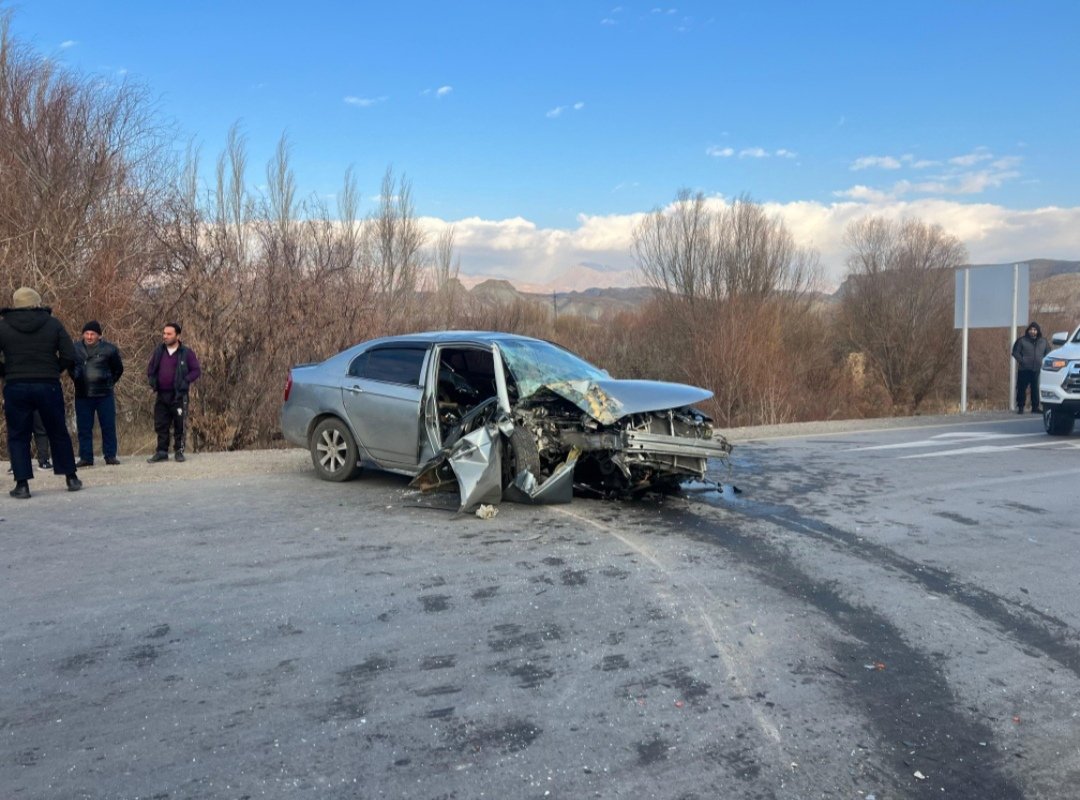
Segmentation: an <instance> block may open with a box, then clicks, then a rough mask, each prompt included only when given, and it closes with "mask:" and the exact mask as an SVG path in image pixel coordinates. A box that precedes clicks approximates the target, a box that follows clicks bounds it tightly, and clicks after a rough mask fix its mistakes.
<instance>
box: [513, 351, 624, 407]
mask: <svg viewBox="0 0 1080 800" xmlns="http://www.w3.org/2000/svg"><path fill="white" fill-rule="evenodd" d="M499 350H500V351H502V357H503V362H504V363H505V364H506V367H507V369H509V370H510V374H511V375H513V376H514V380H515V381H517V385H518V396H519V397H522V398H524V397H528V396H529V395H531V394H533V393H534V392H535V391H536V390H537V389H539V388H540V387H541V386H543V385H544V384H547V383H557V382H558V381H575V380H600V379H602V378H606V377H608V376H607V374H606V373H605V372H604V371H603V370H601V369H600V368H599V367H594V366H593V365H592V364H590V363H589V362H588V361H584V360H582V359H580V358H578V357H577V356H575V355H574V354H573V353H571V352H570V351H569V350H563V349H562V348H561V347H558V346H556V345H553V344H550V343H549V342H539V341H528V340H521V339H511V340H509V341H503V342H499Z"/></svg>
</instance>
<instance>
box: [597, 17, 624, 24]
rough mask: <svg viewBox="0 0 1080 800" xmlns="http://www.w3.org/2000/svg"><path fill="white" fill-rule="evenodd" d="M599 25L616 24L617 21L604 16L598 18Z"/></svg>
mask: <svg viewBox="0 0 1080 800" xmlns="http://www.w3.org/2000/svg"><path fill="white" fill-rule="evenodd" d="M600 24H601V25H618V24H619V23H618V22H616V21H615V20H613V19H612V18H611V17H604V18H603V19H602V20H600Z"/></svg>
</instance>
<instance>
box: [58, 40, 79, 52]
mask: <svg viewBox="0 0 1080 800" xmlns="http://www.w3.org/2000/svg"><path fill="white" fill-rule="evenodd" d="M77 44H78V42H77V41H75V40H74V39H68V40H67V41H64V42H60V49H61V50H69V49H71V48H72V47H74V46H75V45H77Z"/></svg>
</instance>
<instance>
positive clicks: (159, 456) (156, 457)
mask: <svg viewBox="0 0 1080 800" xmlns="http://www.w3.org/2000/svg"><path fill="white" fill-rule="evenodd" d="M168 460H169V454H168V453H163V452H162V451H161V450H158V451H157V452H156V453H154V454H153V455H152V456H150V458H148V459H146V463H147V464H156V463H157V462H159V461H168Z"/></svg>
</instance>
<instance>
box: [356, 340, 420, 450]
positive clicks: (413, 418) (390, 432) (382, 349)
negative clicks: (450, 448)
mask: <svg viewBox="0 0 1080 800" xmlns="http://www.w3.org/2000/svg"><path fill="white" fill-rule="evenodd" d="M429 350H430V346H429V345H427V344H423V343H412V342H409V343H403V344H384V345H379V346H376V347H373V348H371V349H369V350H365V351H364V352H363V353H361V354H360V355H358V356H357V357H356V358H354V359H353V361H352V363H351V364H350V365H349V374H348V376H347V377H346V379H345V384H344V386H343V387H342V403H343V405H344V406H345V413H346V414H348V415H349V422H350V424H351V425H352V427H353V430H354V431H356V435H357V437H359V439H360V442H359V444H360V446H361V447H362V448H363V449H364V450H366V451H367V453H368V455H370V456H371V457H372V458H373V459H374V460H375V461H377V462H378V463H379V464H380V465H382V466H384V467H388V468H391V469H403V470H412V469H415V467H416V466H417V464H418V463H419V451H420V433H421V422H420V401H421V398H422V396H423V393H424V387H423V375H424V365H425V363H426V360H427V357H428V352H429Z"/></svg>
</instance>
